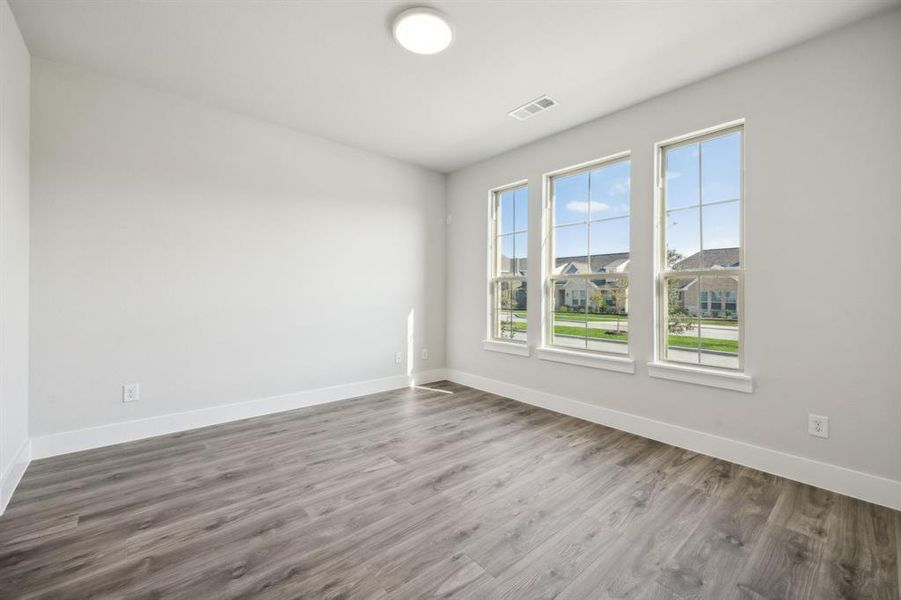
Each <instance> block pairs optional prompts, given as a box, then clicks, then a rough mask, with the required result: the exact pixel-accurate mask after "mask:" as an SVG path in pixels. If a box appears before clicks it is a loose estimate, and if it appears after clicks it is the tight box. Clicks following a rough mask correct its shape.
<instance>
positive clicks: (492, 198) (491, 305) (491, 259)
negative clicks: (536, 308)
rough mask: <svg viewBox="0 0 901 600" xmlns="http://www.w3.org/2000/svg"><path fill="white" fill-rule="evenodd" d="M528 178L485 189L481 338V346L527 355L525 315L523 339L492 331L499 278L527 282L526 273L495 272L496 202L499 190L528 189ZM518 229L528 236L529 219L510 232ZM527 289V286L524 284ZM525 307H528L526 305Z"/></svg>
mask: <svg viewBox="0 0 901 600" xmlns="http://www.w3.org/2000/svg"><path fill="white" fill-rule="evenodd" d="M528 187H529V181H528V180H527V179H521V180H519V181H514V182H513V183H508V184H506V185H503V186H500V187H497V188H494V189H493V190H491V191H490V192H489V193H488V265H487V274H488V294H487V301H488V306H487V309H488V310H487V315H488V320H487V324H486V325H487V326H486V329H485V339H484V341H483V342H482V347H483V348H484V349H485V350H492V351H495V352H503V353H506V354H514V355H518V356H529V341H528V340H529V334H528V322H529V320H528V317H527V318H526V323H527V325H526V328H527V329H526V339H525V340H513V339H510V340H507V339H501V338H497V337H495V335H494V334H495V331H494V323H495V311H496V310H497V302H495V289H496V288H497V284H498V283H500V282H502V281H510V282H523V283H527V282H528V274H526V275H516V274H509V275H504V274H501V273H498V272H497V266H498V263H499V255H498V253H499V251H500V249H499V248H498V247H497V240H498V220H497V216H498V210H497V206H498V202H500V198H501V194H503V193H505V192H509V191H511V190H518V189H520V188H526V190H527V191H528ZM514 229H515V227H514ZM519 233H525V234H526V237H527V239H528V237H530V236H529V226H528V219H526V229H525V231H515V230H514V231H512V232H510V234H511V235H516V234H519ZM527 289H528V288H527ZM527 310H528V308H527Z"/></svg>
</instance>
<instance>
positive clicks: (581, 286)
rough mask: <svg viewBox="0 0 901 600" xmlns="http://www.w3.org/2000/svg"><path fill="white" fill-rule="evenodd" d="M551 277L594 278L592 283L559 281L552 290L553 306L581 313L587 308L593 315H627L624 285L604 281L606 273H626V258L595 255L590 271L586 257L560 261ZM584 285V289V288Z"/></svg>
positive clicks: (623, 255)
mask: <svg viewBox="0 0 901 600" xmlns="http://www.w3.org/2000/svg"><path fill="white" fill-rule="evenodd" d="M556 263H557V264H556V265H555V266H554V275H583V274H585V275H587V274H589V273H590V274H597V278H592V279H587V280H586V279H565V280H558V281H557V282H556V284H555V286H554V294H555V306H556V307H557V310H559V309H561V308H565V309H569V310H576V311H578V310H581V309H584V308H585V307H586V306H587V307H588V312H593V313H601V312H604V313H619V314H623V313H628V312H629V308H628V294H627V293H626V289H627V286H626V282H625V280H623V279H620V278H618V277H613V278H606V277H604V274H605V273H625V272H626V270H627V269H628V267H629V254H628V253H627V252H619V253H615V254H597V255H594V256H592V257H591V269H590V270H589V268H588V260H587V257H585V256H568V257H559V258H557V260H556ZM586 283H587V285H586Z"/></svg>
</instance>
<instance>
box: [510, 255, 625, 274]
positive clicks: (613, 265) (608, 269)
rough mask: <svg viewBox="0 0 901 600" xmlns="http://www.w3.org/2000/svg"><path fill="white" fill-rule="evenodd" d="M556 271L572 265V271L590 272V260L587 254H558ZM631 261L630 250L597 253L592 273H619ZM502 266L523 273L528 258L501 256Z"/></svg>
mask: <svg viewBox="0 0 901 600" xmlns="http://www.w3.org/2000/svg"><path fill="white" fill-rule="evenodd" d="M555 263H556V264H555V265H554V272H555V273H562V272H563V270H564V269H566V268H567V266H571V268H573V269H574V270H573V271H571V272H572V273H588V272H589V271H588V261H587V257H586V256H558V257H557V259H556V260H555ZM628 263H629V253H628V252H615V253H612V254H595V255H593V256H592V257H591V272H592V273H614V272H616V273H619V272H622V271H623V270H625V268H626V266H627V265H628ZM501 266H502V267H503V268H504V271H509V270H511V269H510V267H511V266H512V267H513V269H512V271H513V272H515V273H519V274H523V273H525V272H526V270H527V269H528V259H527V258H509V257H506V256H503V257H501Z"/></svg>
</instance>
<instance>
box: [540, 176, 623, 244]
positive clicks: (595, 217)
mask: <svg viewBox="0 0 901 600" xmlns="http://www.w3.org/2000/svg"><path fill="white" fill-rule="evenodd" d="M631 168H632V165H631V162H630V161H628V160H623V161H619V162H616V163H612V164H609V165H604V166H603V167H599V168H597V169H593V170H591V171H583V172H581V173H576V174H575V175H569V176H566V177H558V178H556V179H554V225H555V226H556V227H555V229H554V254H555V256H586V254H587V253H589V252H590V253H591V254H610V253H613V252H628V251H629V211H630V205H631V190H630V187H631ZM589 234H590V235H589ZM589 239H590V240H591V242H590V247H589Z"/></svg>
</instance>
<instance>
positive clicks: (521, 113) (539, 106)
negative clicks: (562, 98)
mask: <svg viewBox="0 0 901 600" xmlns="http://www.w3.org/2000/svg"><path fill="white" fill-rule="evenodd" d="M554 106H557V101H556V100H554V99H553V98H551V97H550V96H540V97H538V98H535V99H534V100H532V101H531V102H527V103H525V104H523V105H522V106H520V107H519V108H514V109H513V110H511V111H510V112H508V113H507V114H508V115H510V116H511V117H513V118H514V119H518V120H520V121H525V120H526V119H528V118H529V117H532V116H534V115H537V114H538V113H540V112H541V111H544V110H547V109H549V108H553V107H554Z"/></svg>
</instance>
